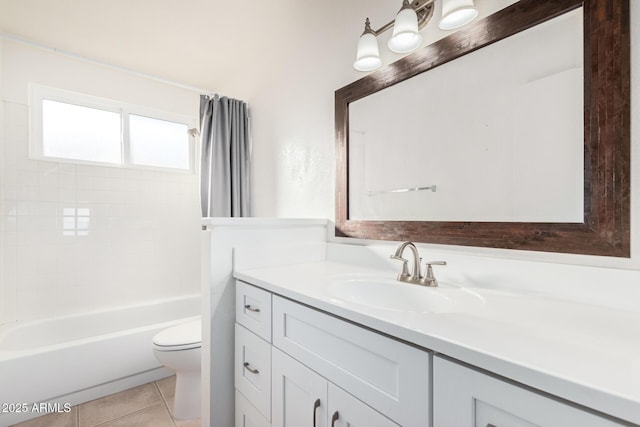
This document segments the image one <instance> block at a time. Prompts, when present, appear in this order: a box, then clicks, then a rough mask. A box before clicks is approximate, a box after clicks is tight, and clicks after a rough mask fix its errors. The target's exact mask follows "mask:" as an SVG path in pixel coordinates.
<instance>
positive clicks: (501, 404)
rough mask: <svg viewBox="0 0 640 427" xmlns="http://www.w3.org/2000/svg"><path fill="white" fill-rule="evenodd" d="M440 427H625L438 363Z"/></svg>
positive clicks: (444, 362)
mask: <svg viewBox="0 0 640 427" xmlns="http://www.w3.org/2000/svg"><path fill="white" fill-rule="evenodd" d="M433 417H434V418H433V421H434V424H433V425H434V427H445V426H459V427H476V426H480V427H485V426H496V427H502V426H509V427H537V426H545V427H566V426H580V427H621V426H622V424H618V423H615V422H613V421H611V420H608V419H605V418H602V417H599V416H596V415H593V414H591V413H588V412H585V411H583V410H580V409H578V408H576V407H574V406H569V405H567V404H564V403H562V402H560V401H556V400H554V399H551V398H548V397H545V396H543V395H540V394H538V393H535V392H533V391H530V390H527V389H524V388H522V387H518V386H517V385H514V384H511V383H508V382H505V381H502V380H499V379H497V378H494V377H492V376H489V375H486V374H483V373H481V372H478V371H475V370H473V369H469V368H467V367H464V366H461V365H458V364H456V363H453V362H451V361H448V360H446V359H442V358H440V357H434V359H433Z"/></svg>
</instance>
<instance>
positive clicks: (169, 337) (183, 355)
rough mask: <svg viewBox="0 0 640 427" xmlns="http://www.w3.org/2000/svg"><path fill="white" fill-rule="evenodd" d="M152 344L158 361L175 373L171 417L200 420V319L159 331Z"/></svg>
mask: <svg viewBox="0 0 640 427" xmlns="http://www.w3.org/2000/svg"><path fill="white" fill-rule="evenodd" d="M152 343H153V353H154V354H155V356H156V358H157V359H158V361H160V363H162V364H163V365H164V366H166V367H167V368H169V369H172V370H174V371H175V372H176V391H175V400H174V403H173V417H174V418H176V419H181V420H188V419H193V418H200V395H201V391H200V387H201V386H200V383H201V382H200V352H201V347H202V320H201V319H199V318H198V319H197V320H192V321H189V322H185V323H181V324H179V325H176V326H172V327H170V328H167V329H165V330H163V331H160V332H158V333H157V334H156V335H155V336H154V337H153V339H152Z"/></svg>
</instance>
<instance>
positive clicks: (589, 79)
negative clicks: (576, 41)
mask: <svg viewBox="0 0 640 427" xmlns="http://www.w3.org/2000/svg"><path fill="white" fill-rule="evenodd" d="M579 7H583V16H584V222H582V223H526V222H462V221H459V222H444V221H379V220H350V219H349V188H348V183H349V139H348V135H349V103H351V102H353V101H356V100H358V99H361V98H363V97H365V96H367V95H370V94H372V93H375V92H377V91H379V90H382V89H385V88H387V87H390V86H392V85H394V84H396V83H399V82H401V81H404V80H406V79H408V78H410V77H413V76H415V75H417V74H420V73H423V72H425V71H428V70H430V69H432V68H434V67H437V66H438V65H442V64H444V63H446V62H448V61H452V60H454V59H456V58H458V57H460V56H462V55H465V54H467V53H470V52H473V51H475V50H477V49H480V48H482V47H484V46H487V45H489V44H491V43H494V42H496V41H499V40H502V39H504V38H506V37H509V36H511V35H513V34H516V33H518V32H520V31H523V30H526V29H528V28H531V27H533V26H535V25H537V24H540V23H542V22H544V21H547V20H549V19H552V18H554V17H557V16H559V15H562V14H564V13H566V12H569V11H571V10H574V9H577V8H579ZM630 75H631V65H630V36H629V0H584V1H583V0H554V1H540V0H521V1H519V2H517V3H515V4H513V5H511V6H509V7H507V8H505V9H503V10H500V11H498V12H497V13H495V14H493V15H491V16H488V17H486V18H484V19H482V20H480V21H477V22H476V23H475V24H473V25H471V26H469V27H467V28H466V29H464V30H460V31H458V32H456V33H453V34H452V35H450V36H448V37H446V38H444V39H441V40H439V41H437V42H435V43H433V44H431V45H429V46H426V47H424V48H422V49H420V50H418V51H417V52H415V53H413V54H411V55H409V56H406V57H404V58H402V59H400V60H398V61H396V62H394V63H392V64H390V65H388V66H386V67H384V68H382V69H380V70H378V71H376V72H374V73H371V74H369V75H367V76H365V77H363V78H362V79H360V80H357V81H355V82H353V83H351V84H349V85H347V86H345V87H343V88H341V89H339V90H337V91H336V92H335V126H336V127H335V130H336V174H337V177H336V227H335V235H336V236H338V237H354V238H361V239H375V240H395V241H407V240H410V241H414V242H424V243H435V244H446V245H463V246H480V247H493V248H506V249H521V250H532V251H546V252H564V253H574V254H590V255H604V256H615V257H629V256H630V157H631V154H630V140H631V136H630V135H631V132H630V121H631V118H630Z"/></svg>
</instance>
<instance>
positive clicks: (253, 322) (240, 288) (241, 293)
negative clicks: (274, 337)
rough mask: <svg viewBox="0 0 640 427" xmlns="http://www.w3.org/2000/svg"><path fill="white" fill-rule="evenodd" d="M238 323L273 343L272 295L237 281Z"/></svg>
mask: <svg viewBox="0 0 640 427" xmlns="http://www.w3.org/2000/svg"><path fill="white" fill-rule="evenodd" d="M236 321H237V322H238V323H240V324H241V325H242V326H244V327H245V328H247V329H249V330H250V331H251V332H253V333H255V334H256V335H258V336H260V337H261V338H263V339H265V340H267V341H269V342H271V293H269V292H267V291H265V290H263V289H260V288H256V287H255V286H251V285H247V284H246V283H244V282H240V281H237V282H236Z"/></svg>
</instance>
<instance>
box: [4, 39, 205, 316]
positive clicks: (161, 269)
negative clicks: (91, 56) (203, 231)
mask: <svg viewBox="0 0 640 427" xmlns="http://www.w3.org/2000/svg"><path fill="white" fill-rule="evenodd" d="M0 55H1V58H2V67H1V73H2V75H1V78H0V84H1V87H2V89H3V90H2V92H1V93H2V105H3V108H4V114H3V118H4V123H5V127H4V130H5V132H4V134H3V137H2V153H3V157H4V158H3V164H2V172H1V173H2V175H1V180H2V188H1V193H0V195H1V200H2V209H3V210H2V228H1V235H0V240H1V243H2V263H3V265H2V267H3V268H2V282H1V286H0V322H8V321H14V320H29V319H36V318H42V317H49V316H56V315H63V314H71V313H74V312H84V311H91V310H95V309H102V308H107V307H110V306H118V305H128V304H134V303H136V302H138V301H149V300H153V299H160V298H164V297H170V296H175V295H183V294H189V293H198V292H199V291H200V287H199V286H200V282H199V274H200V256H199V251H200V240H199V239H200V238H199V231H200V224H199V221H200V212H199V202H198V193H197V191H198V179H197V175H196V174H177V173H167V172H157V171H142V170H133V169H124V168H113V167H101V166H85V165H74V164H66V163H57V162H50V161H36V160H31V159H29V158H28V153H27V148H28V137H29V131H28V111H29V106H28V96H27V93H28V92H27V85H28V83H30V82H33V83H38V84H42V85H46V86H53V87H57V88H61V89H66V90H71V91H75V92H80V93H85V94H89V95H93V96H98V97H103V98H109V99H115V100H119V101H123V102H127V103H131V104H136V105H141V106H146V107H150V108H154V109H158V110H162V111H167V112H173V113H179V114H184V115H188V116H190V117H193V119H194V122H196V123H197V117H198V108H199V107H198V106H199V98H198V95H199V94H197V93H195V92H191V91H188V90H185V89H180V88H177V87H173V86H169V85H167V84H163V83H159V82H156V81H151V80H148V79H144V78H141V77H138V76H134V75H131V74H128V73H124V72H121V71H119V70H116V69H112V68H108V67H105V66H100V65H96V64H94V63H90V62H87V61H82V60H79V59H75V58H73V57H69V56H64V55H60V54H56V53H54V52H53V51H50V50H45V49H40V48H37V47H34V46H30V45H26V44H23V43H18V42H15V41H12V40H9V39H5V40H3V41H2V49H1V50H0ZM65 208H87V209H89V210H90V220H89V227H90V228H89V235H88V236H75V237H71V236H63V235H62V233H61V229H62V225H61V223H62V212H63V209H65Z"/></svg>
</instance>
